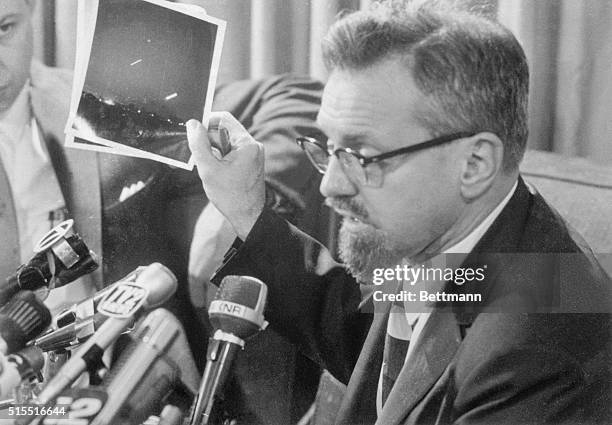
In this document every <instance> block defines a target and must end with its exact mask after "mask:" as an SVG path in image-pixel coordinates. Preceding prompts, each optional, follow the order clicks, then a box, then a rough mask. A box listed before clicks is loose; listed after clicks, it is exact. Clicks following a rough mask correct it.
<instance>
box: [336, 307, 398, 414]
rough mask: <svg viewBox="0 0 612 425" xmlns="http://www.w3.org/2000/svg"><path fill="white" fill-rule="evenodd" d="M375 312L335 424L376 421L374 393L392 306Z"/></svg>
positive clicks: (376, 387) (376, 388)
mask: <svg viewBox="0 0 612 425" xmlns="http://www.w3.org/2000/svg"><path fill="white" fill-rule="evenodd" d="M385 307H386V308H385V310H384V311H382V312H376V313H374V319H373V321H372V325H371V326H370V330H369V332H368V336H367V337H366V340H365V342H364V344H363V348H362V350H361V354H360V355H359V358H358V359H357V364H356V365H355V368H354V369H353V374H352V375H351V380H350V381H349V383H348V386H347V389H346V396H345V397H344V398H343V400H342V404H341V405H340V409H339V410H338V415H337V419H336V424H337V425H356V424H366V423H367V424H371V423H374V421H376V393H377V390H378V378H379V376H380V368H381V367H382V361H383V348H384V344H385V333H386V332H387V320H388V319H389V311H390V309H391V304H390V303H389V304H388V305H387V306H385Z"/></svg>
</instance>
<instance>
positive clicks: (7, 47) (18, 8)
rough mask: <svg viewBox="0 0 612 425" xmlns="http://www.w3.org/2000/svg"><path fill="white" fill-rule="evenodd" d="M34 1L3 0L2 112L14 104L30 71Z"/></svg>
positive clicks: (0, 3)
mask: <svg viewBox="0 0 612 425" xmlns="http://www.w3.org/2000/svg"><path fill="white" fill-rule="evenodd" d="M30 16H31V2H29V1H26V0H0V116H2V115H3V114H4V113H5V112H6V111H7V109H9V108H10V107H11V105H12V104H13V102H14V101H15V98H17V95H19V93H20V92H21V89H22V88H23V85H24V84H25V82H26V81H27V79H28V77H29V75H30V64H31V61H32V25H31V22H30Z"/></svg>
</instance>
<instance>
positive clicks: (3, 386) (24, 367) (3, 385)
mask: <svg viewBox="0 0 612 425" xmlns="http://www.w3.org/2000/svg"><path fill="white" fill-rule="evenodd" d="M3 360H4V361H3V362H2V363H3V367H2V374H0V398H2V399H5V398H7V397H10V396H11V393H12V391H13V389H14V388H15V387H17V386H18V385H19V384H20V383H21V381H22V380H24V379H28V378H31V377H33V376H35V375H36V374H37V373H39V372H40V371H41V370H42V368H43V366H44V364H45V359H44V357H43V352H42V350H41V349H40V348H37V347H35V346H33V345H31V346H29V347H26V348H24V349H23V350H20V351H18V352H16V353H13V354H11V355H9V356H7V357H6V358H4V359H3Z"/></svg>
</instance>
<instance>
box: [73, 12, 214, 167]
mask: <svg viewBox="0 0 612 425" xmlns="http://www.w3.org/2000/svg"><path fill="white" fill-rule="evenodd" d="M169 5H170V7H169ZM83 7H90V6H85V5H83ZM171 7H172V4H171V3H169V2H164V1H156V2H155V1H150V0H139V1H132V2H125V1H123V0H100V1H99V5H98V8H97V17H96V20H95V30H94V33H93V38H92V43H91V47H90V49H89V56H88V57H89V59H88V64H87V68H86V71H85V79H84V82H83V87H82V89H81V90H80V93H81V95H80V98H79V102H78V107H77V110H76V115H75V117H74V119H73V120H72V122H70V121H69V125H70V128H71V130H69V133H70V135H71V136H79V137H80V138H81V139H85V140H88V141H90V142H92V143H96V144H98V145H99V144H103V145H107V146H110V147H111V148H117V149H118V150H119V151H122V150H123V151H125V150H127V149H124V148H130V149H129V151H131V152H132V154H135V153H138V154H139V152H142V153H144V155H141V154H139V155H140V156H143V157H149V158H157V159H160V160H162V161H168V163H169V164H171V165H177V166H182V167H183V168H190V167H191V166H190V165H189V157H190V153H189V151H188V149H186V130H185V123H186V122H187V121H188V120H189V119H199V120H201V119H202V117H204V116H206V115H207V111H209V110H210V106H211V99H209V97H212V95H213V92H214V84H215V81H216V73H217V68H218V62H219V56H220V53H221V52H220V51H221V45H222V42H223V30H224V27H223V25H224V23H223V22H222V21H221V20H219V19H215V18H213V17H207V16H205V15H204V16H202V14H197V15H196V14H193V13H192V14H188V13H186V10H187V11H189V10H190V9H185V8H178V7H176V6H175V7H173V8H171ZM179 65H180V66H179Z"/></svg>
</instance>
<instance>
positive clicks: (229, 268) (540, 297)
mask: <svg viewBox="0 0 612 425" xmlns="http://www.w3.org/2000/svg"><path fill="white" fill-rule="evenodd" d="M305 244H306V245H312V244H313V242H312V241H311V240H309V239H308V237H307V236H306V235H305V234H303V233H302V232H300V231H299V230H297V229H295V228H293V227H292V226H291V225H289V224H287V223H286V222H284V221H283V220H281V219H280V218H279V217H277V216H275V215H274V214H273V213H272V212H270V211H267V210H266V211H264V212H263V213H262V215H261V216H260V217H259V220H258V221H257V223H256V224H255V226H254V228H253V229H252V231H251V233H250V234H249V235H248V237H247V239H246V241H244V243H243V244H241V246H240V248H239V249H238V250H234V252H233V253H232V255H230V256H229V257H228V258H227V259H226V262H225V263H224V265H223V267H222V268H221V269H220V270H219V271H218V273H217V274H216V276H215V277H214V279H213V280H214V281H215V282H217V283H218V282H219V281H220V279H221V278H222V277H223V276H225V275H228V274H243V275H245V274H246V275H252V276H255V277H258V278H260V279H261V280H263V281H264V282H265V283H266V284H267V285H268V287H269V298H268V307H267V310H266V318H267V319H268V320H269V321H270V323H271V324H272V326H274V327H275V328H276V329H277V330H278V331H279V332H281V333H282V334H284V335H286V336H287V337H289V338H291V339H292V340H293V341H294V342H295V343H296V344H298V345H299V346H300V347H301V349H302V350H303V351H304V352H305V353H306V354H307V355H308V356H310V357H311V358H312V359H314V360H316V361H318V362H319V363H320V364H322V365H323V366H324V367H325V368H327V369H328V370H329V371H330V372H331V373H332V374H333V375H334V376H335V377H336V378H337V379H339V380H340V381H341V382H343V383H345V384H347V388H346V394H345V396H344V398H343V400H342V402H341V405H340V406H339V407H338V412H337V416H336V423H337V424H346V425H356V424H373V423H376V424H386V425H387V424H388V425H391V424H450V423H454V424H497V423H507V424H527V423H554V424H557V423H567V424H577V423H602V424H603V423H611V422H612V414H611V412H610V406H611V399H610V394H611V393H610V378H611V376H610V364H612V363H611V362H610V361H611V360H612V358H611V357H612V356H611V346H610V336H611V333H610V330H611V329H610V315H609V313H610V312H611V308H610V306H611V304H610V287H611V286H610V284H611V281H610V278H609V277H608V276H607V275H605V273H604V272H603V270H602V269H601V268H600V267H599V265H598V264H597V263H596V262H595V260H594V259H593V257H592V255H591V254H590V253H589V250H588V247H586V246H585V244H583V242H582V241H581V240H580V238H579V236H578V235H575V234H574V233H573V232H572V231H571V230H570V229H568V228H567V226H566V225H565V223H564V222H563V220H562V219H561V218H560V217H559V216H558V215H557V214H556V213H555V212H554V211H553V210H552V209H551V208H550V207H549V206H548V205H547V204H546V203H545V201H544V200H543V199H542V198H541V197H540V196H539V195H537V194H533V193H530V191H529V190H528V188H527V186H526V185H525V184H524V183H523V181H522V179H521V180H520V181H519V184H518V187H517V190H516V192H515V194H514V195H513V197H512V198H511V200H510V201H509V203H508V204H507V206H506V207H505V208H504V210H503V211H502V212H501V214H500V215H499V216H498V218H497V219H496V220H495V222H494V223H493V225H492V226H491V227H490V229H489V230H488V231H487V232H486V234H485V235H484V236H483V238H482V239H481V241H479V243H478V244H477V246H476V247H475V248H474V250H473V252H472V253H471V254H470V255H469V256H468V257H467V258H466V260H465V263H464V265H465V266H468V265H470V266H476V265H483V264H487V265H488V267H489V271H488V272H487V273H486V279H485V281H484V282H482V283H479V285H482V286H481V287H480V288H481V290H480V292H481V293H482V295H483V302H482V303H481V304H473V305H462V306H459V305H452V304H451V305H448V304H446V305H440V306H439V307H438V308H436V309H435V310H434V312H433V313H432V315H431V316H430V318H429V320H428V322H427V323H426V325H425V328H424V329H423V331H422V333H421V337H420V338H419V340H418V341H417V346H416V347H415V350H414V352H413V355H412V356H411V358H410V359H409V361H408V362H407V363H406V364H405V365H404V367H403V369H402V370H401V372H400V375H399V377H398V379H397V381H396V383H395V385H394V387H393V389H392V391H391V393H390V395H389V397H388V399H387V401H386V403H385V405H384V407H383V410H382V414H381V416H380V417H378V418H377V415H376V406H375V400H376V391H377V386H378V379H379V376H380V368H381V364H382V356H383V345H384V338H385V333H386V323H387V319H388V315H389V308H388V307H389V306H387V308H386V309H383V310H384V311H382V312H381V311H377V312H376V313H374V314H371V313H362V312H360V311H359V307H360V291H359V288H358V286H357V285H356V283H355V282H354V280H353V279H352V278H351V277H350V276H349V275H347V273H346V272H345V271H344V270H343V269H342V268H340V267H338V265H335V264H334V263H333V261H332V260H331V259H330V257H329V256H328V255H326V254H325V251H324V250H323V249H321V252H320V253H319V255H318V257H317V258H319V259H320V260H322V261H319V262H314V261H313V260H312V258H308V257H309V256H308V255H306V252H307V251H308V250H306V249H305V248H304V246H305ZM237 245H239V244H237ZM310 251H312V250H310ZM324 263H325V264H324ZM458 288H460V287H459V286H458V285H454V284H453V283H452V282H448V283H447V286H446V289H447V290H448V291H457V290H463V291H466V292H468V293H469V292H470V291H474V290H475V289H474V288H463V289H458ZM363 335H366V336H365V339H364V338H363Z"/></svg>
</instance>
